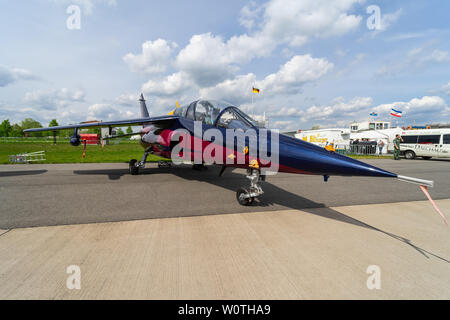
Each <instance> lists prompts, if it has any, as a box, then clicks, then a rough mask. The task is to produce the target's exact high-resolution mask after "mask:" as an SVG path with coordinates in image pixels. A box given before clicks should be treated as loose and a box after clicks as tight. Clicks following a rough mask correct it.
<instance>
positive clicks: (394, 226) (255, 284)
mask: <svg viewBox="0 0 450 320" xmlns="http://www.w3.org/2000/svg"><path fill="white" fill-rule="evenodd" d="M438 205H439V206H440V207H441V208H442V210H443V211H444V212H447V213H448V212H450V200H440V201H438ZM449 232H450V231H449V228H448V227H447V226H445V225H444V223H443V222H442V220H441V219H440V217H439V215H437V214H436V213H435V212H434V211H433V209H432V206H431V204H430V203H429V202H427V201H422V202H420V201H419V202H403V203H389V204H374V205H360V206H347V207H337V208H312V209H307V210H285V211H271V212H252V213H240V214H226V215H209V216H208V215H206V216H201V217H183V218H171V219H150V220H141V221H128V222H114V223H97V224H85V225H70V226H53V227H38V228H25V229H14V230H11V231H9V232H6V233H3V234H2V235H0V299H450V260H449V259H450V237H449V235H450V234H449ZM73 265H75V266H78V267H79V270H80V274H79V275H80V277H79V280H80V282H79V283H80V286H81V288H80V290H77V289H72V290H70V289H69V288H68V287H67V280H68V279H69V277H70V276H71V274H68V273H67V268H68V267H69V266H73ZM373 270H375V271H376V272H377V278H378V280H379V287H378V288H379V289H377V288H374V287H373V286H370V285H369V287H368V286H367V283H368V282H369V284H374V282H372V278H371V277H373V274H372V273H371V272H374V271H373ZM368 271H369V272H370V274H369V273H368ZM370 288H372V289H370Z"/></svg>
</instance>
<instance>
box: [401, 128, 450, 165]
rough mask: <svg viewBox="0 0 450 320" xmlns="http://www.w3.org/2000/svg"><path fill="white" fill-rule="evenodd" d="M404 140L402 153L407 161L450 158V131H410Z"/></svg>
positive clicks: (404, 134) (404, 132)
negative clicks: (417, 158) (420, 158)
mask: <svg viewBox="0 0 450 320" xmlns="http://www.w3.org/2000/svg"><path fill="white" fill-rule="evenodd" d="M402 138H403V142H402V143H401V144H400V152H401V154H404V155H405V158H406V159H414V158H416V157H422V158H423V159H425V160H428V159H431V158H450V129H427V130H408V131H403V132H402Z"/></svg>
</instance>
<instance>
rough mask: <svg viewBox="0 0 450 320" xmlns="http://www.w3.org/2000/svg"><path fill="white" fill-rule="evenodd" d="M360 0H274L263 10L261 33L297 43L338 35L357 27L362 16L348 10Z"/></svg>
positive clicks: (292, 43) (293, 43)
mask: <svg viewBox="0 0 450 320" xmlns="http://www.w3.org/2000/svg"><path fill="white" fill-rule="evenodd" d="M362 2H363V1H361V0H337V1H327V0H306V1H297V0H272V1H269V2H268V3H267V6H266V9H265V11H264V14H263V17H264V26H263V28H262V30H261V32H262V33H264V34H266V35H268V36H270V38H272V39H278V41H280V40H281V41H284V42H287V43H289V44H291V45H293V46H298V45H301V44H303V43H304V42H306V41H307V40H308V39H309V38H311V37H320V38H323V37H330V36H339V35H343V34H345V33H348V32H351V31H354V30H356V29H357V28H358V27H359V26H360V24H361V20H362V17H361V16H357V15H354V14H349V13H348V12H349V11H350V10H351V9H352V8H353V7H354V5H355V4H357V3H362Z"/></svg>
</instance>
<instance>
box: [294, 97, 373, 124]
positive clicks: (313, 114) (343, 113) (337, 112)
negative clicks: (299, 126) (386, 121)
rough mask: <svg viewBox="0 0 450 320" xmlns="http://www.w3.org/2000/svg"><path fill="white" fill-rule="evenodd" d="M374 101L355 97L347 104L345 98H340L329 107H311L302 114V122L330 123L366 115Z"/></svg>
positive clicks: (368, 98)
mask: <svg viewBox="0 0 450 320" xmlns="http://www.w3.org/2000/svg"><path fill="white" fill-rule="evenodd" d="M372 104H373V100H372V98H370V97H355V98H353V99H352V100H350V101H349V102H345V100H344V98H342V97H339V98H336V99H334V101H333V103H332V104H331V105H329V106H317V105H314V106H312V107H309V108H308V109H307V110H306V111H305V112H303V113H301V114H300V116H301V121H302V122H309V121H318V120H321V121H329V119H334V120H336V121H337V119H342V118H347V119H348V118H349V117H350V116H351V117H354V116H358V114H359V115H365V114H366V110H368V108H369V107H370V106H372Z"/></svg>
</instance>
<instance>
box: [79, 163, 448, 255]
mask: <svg viewBox="0 0 450 320" xmlns="http://www.w3.org/2000/svg"><path fill="white" fill-rule="evenodd" d="M219 170H220V168H219V167H208V170H204V171H195V170H192V169H190V167H186V166H178V167H172V168H147V169H144V170H142V171H141V173H140V174H142V175H155V174H174V175H176V176H177V177H180V178H183V179H186V180H191V181H192V180H195V181H201V182H207V183H211V184H213V185H215V186H218V187H221V188H224V189H228V190H231V191H235V190H236V189H237V188H239V187H240V186H247V185H248V184H249V181H248V179H246V178H245V175H244V174H243V173H235V172H233V171H232V169H229V170H227V171H226V172H225V174H224V175H223V176H222V177H219ZM74 174H79V175H107V176H108V178H109V179H111V180H118V179H120V178H121V177H122V176H125V175H129V173H128V170H126V169H111V170H78V171H74ZM268 180H270V177H269V178H268ZM262 187H263V190H264V192H265V194H264V196H263V197H261V199H259V200H258V202H257V203H256V204H255V205H254V206H253V208H255V207H256V208H258V207H269V206H274V205H279V206H283V207H286V208H290V209H294V210H302V211H305V212H308V213H310V214H313V215H316V216H320V217H323V218H327V219H332V220H336V221H339V222H343V223H348V224H351V225H354V226H357V227H362V228H366V229H368V230H372V231H377V232H381V233H383V234H385V235H387V236H389V237H391V238H393V239H395V240H398V241H401V242H403V243H405V244H407V245H408V246H410V247H411V248H413V249H415V250H416V251H418V252H419V253H420V254H422V255H423V256H424V257H426V258H427V259H429V258H430V257H429V255H431V256H433V257H435V258H437V259H440V260H442V261H444V262H447V263H450V261H449V260H447V259H445V258H443V257H440V256H438V255H436V254H434V253H432V252H429V251H427V250H425V249H422V248H420V247H418V246H416V245H414V244H413V243H412V242H411V241H410V240H409V239H406V238H403V237H401V236H398V235H395V234H392V233H390V232H387V231H384V230H381V229H379V228H377V227H374V226H371V225H369V224H367V223H365V222H363V221H360V220H358V219H355V218H352V217H350V216H347V215H345V214H343V213H340V212H338V211H336V210H333V209H331V208H329V207H326V206H325V205H324V204H323V203H317V202H314V201H311V200H309V199H306V198H303V197H301V196H299V195H297V194H294V193H292V192H289V191H286V190H283V189H281V188H279V187H277V186H275V185H273V184H271V183H270V182H269V181H266V182H263V184H262Z"/></svg>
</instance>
